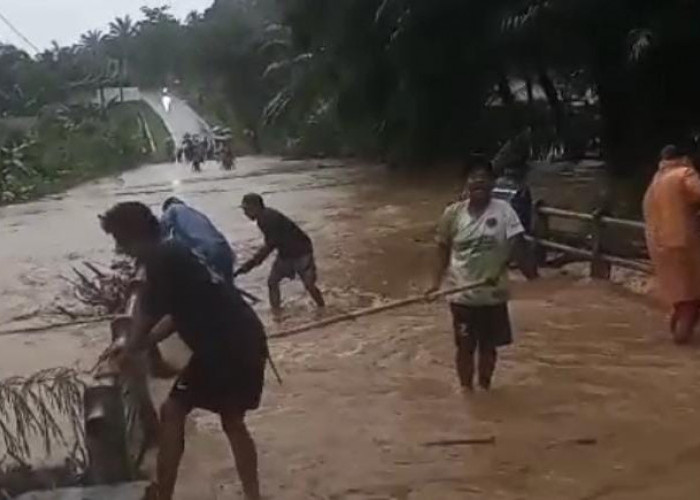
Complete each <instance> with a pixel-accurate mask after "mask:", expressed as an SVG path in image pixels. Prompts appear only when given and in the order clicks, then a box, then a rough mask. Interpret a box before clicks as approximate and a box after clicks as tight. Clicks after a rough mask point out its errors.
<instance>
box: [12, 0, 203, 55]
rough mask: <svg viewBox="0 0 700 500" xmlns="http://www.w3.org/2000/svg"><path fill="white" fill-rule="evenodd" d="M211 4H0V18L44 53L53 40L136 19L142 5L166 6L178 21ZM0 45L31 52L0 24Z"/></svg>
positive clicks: (102, 0)
mask: <svg viewBox="0 0 700 500" xmlns="http://www.w3.org/2000/svg"><path fill="white" fill-rule="evenodd" d="M212 3H213V0H0V14H2V15H3V16H5V17H6V18H7V19H9V21H10V22H12V23H13V24H14V25H15V27H17V29H18V30H19V31H21V32H22V33H23V34H24V35H25V36H26V37H27V38H28V39H29V40H30V41H31V42H32V43H34V44H35V45H37V46H38V47H39V48H40V49H44V48H46V47H48V46H49V45H51V42H52V41H53V40H56V41H57V42H58V43H59V44H61V45H69V44H73V43H75V42H77V41H78V39H79V37H80V35H81V34H82V33H84V32H86V31H88V30H91V29H100V30H102V31H106V29H107V25H108V24H109V22H110V21H111V20H112V19H114V18H115V17H118V16H124V15H125V14H129V15H131V16H132V17H134V18H136V17H138V16H139V14H140V12H139V9H140V8H141V6H143V5H147V6H149V7H158V6H160V5H164V4H169V5H170V6H171V7H172V11H173V13H174V14H175V15H177V16H178V17H184V16H186V15H187V14H188V13H189V12H190V11H192V10H203V9H206V8H207V7H208V6H209V5H211V4H212ZM0 41H2V42H3V43H12V44H14V45H17V46H19V47H21V48H23V49H25V50H31V48H30V47H27V46H26V44H25V43H24V42H23V41H22V40H21V39H20V38H19V37H17V36H16V35H15V34H14V33H13V32H12V31H11V30H10V28H8V27H7V26H6V25H5V24H4V23H2V22H0Z"/></svg>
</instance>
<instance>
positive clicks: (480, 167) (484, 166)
mask: <svg viewBox="0 0 700 500" xmlns="http://www.w3.org/2000/svg"><path fill="white" fill-rule="evenodd" d="M476 172H485V173H487V174H488V176H489V177H491V178H492V179H495V178H496V173H495V172H494V170H493V165H492V164H491V162H490V161H488V160H487V159H486V158H485V157H484V156H481V155H474V156H472V157H471V158H470V159H469V160H467V163H466V165H465V167H464V177H465V179H466V178H468V177H469V176H471V175H473V174H474V173H476Z"/></svg>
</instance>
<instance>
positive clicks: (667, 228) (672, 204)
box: [644, 158, 700, 305]
mask: <svg viewBox="0 0 700 500" xmlns="http://www.w3.org/2000/svg"><path fill="white" fill-rule="evenodd" d="M698 210H700V176H699V175H698V173H697V172H696V171H695V169H694V168H693V166H692V164H691V163H690V160H689V159H687V158H683V159H676V160H667V161H662V162H661V163H660V164H659V170H658V172H657V173H656V175H655V176H654V179H653V180H652V182H651V185H650V186H649V188H648V189H647V193H646V196H645V197H644V219H645V221H646V238H647V246H648V248H649V254H650V256H651V260H652V262H653V264H654V269H655V271H656V277H657V280H658V284H659V289H660V292H661V294H662V296H663V298H664V299H665V300H666V301H667V302H668V303H669V304H670V305H673V304H679V303H681V302H689V301H699V300H700V225H699V219H698Z"/></svg>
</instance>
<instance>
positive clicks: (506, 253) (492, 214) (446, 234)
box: [428, 160, 537, 391]
mask: <svg viewBox="0 0 700 500" xmlns="http://www.w3.org/2000/svg"><path fill="white" fill-rule="evenodd" d="M494 181H495V179H494V173H493V169H492V167H491V165H490V164H489V163H488V162H486V161H483V160H475V161H473V162H472V164H471V165H470V166H469V173H468V176H467V182H466V186H465V195H464V196H463V199H462V201H458V202H457V203H453V204H452V205H450V206H449V207H447V209H446V210H445V213H444V215H443V216H442V218H441V220H440V222H439V224H438V232H437V243H438V255H437V260H436V266H435V274H434V277H433V284H432V287H431V288H430V289H429V290H428V293H432V292H435V291H437V290H438V289H439V288H440V286H441V285H442V282H443V280H445V281H447V282H448V284H449V285H450V286H452V287H461V286H470V285H473V288H471V289H469V290H468V291H465V292H463V293H460V294H456V295H454V296H453V297H452V298H451V300H450V309H451V312H452V319H453V325H454V333H455V343H456V345H457V355H456V365H457V375H458V377H459V381H460V384H461V385H462V388H463V389H464V390H468V391H471V390H472V389H473V384H474V372H475V357H476V354H477V352H478V354H479V356H478V382H479V385H480V386H481V387H482V388H483V389H484V390H488V389H490V388H491V382H492V379H493V374H494V371H495V369H496V361H497V355H498V354H497V350H498V348H499V347H503V346H506V345H509V344H511V343H512V342H513V336H512V332H511V324H510V316H509V313H508V298H509V296H508V270H507V268H508V262H509V261H510V259H511V257H513V258H514V259H515V260H516V261H517V262H518V264H519V266H520V268H521V270H522V271H523V273H524V274H525V275H526V276H527V277H528V278H530V279H532V278H535V277H536V276H537V271H536V269H534V267H533V266H532V261H531V260H529V259H527V247H526V242H525V239H524V237H523V236H524V234H525V230H524V228H523V225H522V223H521V222H520V220H519V218H518V215H517V214H516V213H515V211H514V210H513V208H512V207H511V206H510V204H509V203H508V202H506V201H503V200H497V199H494V198H493V195H492V192H493V187H494Z"/></svg>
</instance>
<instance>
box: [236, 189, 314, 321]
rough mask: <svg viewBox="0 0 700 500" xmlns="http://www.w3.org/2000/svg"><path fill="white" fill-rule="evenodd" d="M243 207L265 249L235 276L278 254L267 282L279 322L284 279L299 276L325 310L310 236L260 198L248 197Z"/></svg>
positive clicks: (252, 195) (248, 195) (245, 197)
mask: <svg viewBox="0 0 700 500" xmlns="http://www.w3.org/2000/svg"><path fill="white" fill-rule="evenodd" d="M241 207H242V208H243V212H244V213H245V215H246V216H247V217H248V218H249V219H251V220H254V221H256V222H257V224H258V227H259V228H260V230H261V231H262V233H263V236H264V237H265V245H264V246H263V247H262V248H261V249H260V250H258V252H257V253H256V254H255V255H254V256H253V258H251V259H250V260H249V261H248V262H246V263H245V264H243V265H242V266H241V267H240V268H239V269H238V270H237V271H236V273H235V276H238V275H241V274H247V273H249V272H250V271H252V270H253V269H255V268H256V267H258V266H259V265H260V264H262V263H263V262H265V260H266V259H267V258H268V257H269V256H270V254H271V253H272V252H274V251H275V250H277V258H276V259H275V263H274V264H273V265H272V271H271V272H270V276H269V278H268V280H267V285H268V290H269V294H270V306H271V307H272V312H273V314H274V316H275V318H277V319H279V317H280V313H281V310H282V298H281V294H280V282H281V281H282V280H283V279H285V278H289V279H294V278H295V277H296V276H298V277H299V278H300V279H301V281H302V283H303V284H304V287H305V288H306V290H307V291H308V292H309V295H311V297H312V298H313V299H314V302H316V305H317V306H318V307H319V308H323V307H325V306H326V303H325V301H324V299H323V295H322V294H321V291H320V290H319V289H318V287H317V286H316V280H317V275H316V262H315V260H314V249H313V245H312V243H311V239H310V238H309V236H308V235H307V234H306V233H305V232H304V231H302V230H301V228H300V227H299V226H298V225H296V224H295V223H294V222H292V221H291V220H290V219H289V218H288V217H287V216H285V215H283V214H281V213H280V212H278V211H277V210H275V209H273V208H268V207H266V206H265V203H264V201H263V199H262V197H261V196H260V195H259V194H254V193H250V194H247V195H245V196H244V197H243V203H242V205H241Z"/></svg>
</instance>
